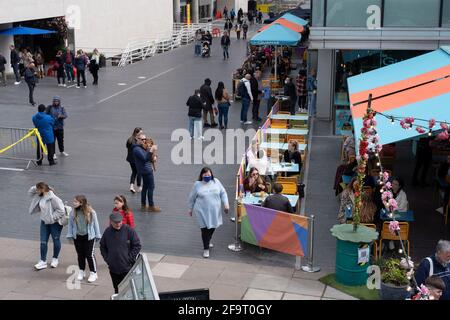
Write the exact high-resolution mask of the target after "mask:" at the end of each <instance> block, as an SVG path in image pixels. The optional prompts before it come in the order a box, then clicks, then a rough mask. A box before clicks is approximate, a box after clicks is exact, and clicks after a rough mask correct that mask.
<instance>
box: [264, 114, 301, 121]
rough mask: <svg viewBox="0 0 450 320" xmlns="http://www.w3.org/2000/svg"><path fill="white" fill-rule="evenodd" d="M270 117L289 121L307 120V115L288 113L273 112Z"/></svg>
mask: <svg viewBox="0 0 450 320" xmlns="http://www.w3.org/2000/svg"><path fill="white" fill-rule="evenodd" d="M270 119H274V120H289V121H308V116H300V115H290V114H273V115H271V116H270Z"/></svg>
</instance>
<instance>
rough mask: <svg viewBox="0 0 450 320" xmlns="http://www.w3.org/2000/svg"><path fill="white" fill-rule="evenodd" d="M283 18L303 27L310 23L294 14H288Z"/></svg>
mask: <svg viewBox="0 0 450 320" xmlns="http://www.w3.org/2000/svg"><path fill="white" fill-rule="evenodd" d="M281 18H283V19H286V20H289V21H291V22H294V23H296V24H298V25H301V26H306V25H307V24H308V21H306V20H304V19H302V18H300V17H297V16H296V15H293V14H292V13H286V14H284V15H282V16H281ZM281 18H280V19H281Z"/></svg>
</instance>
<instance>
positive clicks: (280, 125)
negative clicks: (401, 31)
mask: <svg viewBox="0 0 450 320" xmlns="http://www.w3.org/2000/svg"><path fill="white" fill-rule="evenodd" d="M270 127H271V128H274V129H287V127H288V121H287V120H279V119H271V121H270Z"/></svg>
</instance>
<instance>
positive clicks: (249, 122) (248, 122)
mask: <svg viewBox="0 0 450 320" xmlns="http://www.w3.org/2000/svg"><path fill="white" fill-rule="evenodd" d="M244 124H252V122H251V121H247V122H244Z"/></svg>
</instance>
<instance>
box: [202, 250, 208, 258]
mask: <svg viewBox="0 0 450 320" xmlns="http://www.w3.org/2000/svg"><path fill="white" fill-rule="evenodd" d="M203 258H209V250H203Z"/></svg>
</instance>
